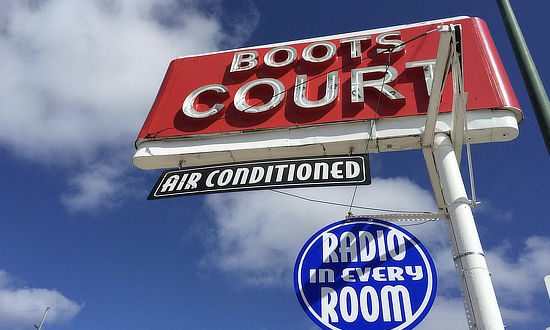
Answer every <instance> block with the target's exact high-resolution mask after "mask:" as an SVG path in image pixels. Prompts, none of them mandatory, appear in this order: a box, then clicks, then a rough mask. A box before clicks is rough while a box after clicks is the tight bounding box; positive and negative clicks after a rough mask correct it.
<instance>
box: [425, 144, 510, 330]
mask: <svg viewBox="0 0 550 330" xmlns="http://www.w3.org/2000/svg"><path fill="white" fill-rule="evenodd" d="M433 154H434V158H435V163H436V168H437V172H438V174H439V180H440V182H441V188H442V190H443V197H444V199H445V205H446V208H447V211H448V212H449V218H450V219H446V221H445V224H446V226H447V232H448V234H449V240H450V241H451V248H452V250H453V259H454V262H455V267H456V271H457V274H458V278H459V282H460V289H461V291H462V298H463V300H464V306H465V309H466V317H467V319H468V325H469V327H470V329H504V324H503V322H502V317H501V315H500V310H499V307H498V302H497V299H496V296H495V290H494V289H493V284H492V282H491V277H490V276H491V275H490V273H489V269H487V262H486V261H485V255H484V254H483V249H482V247H481V242H480V240H479V235H478V233H477V228H476V225H475V222H474V216H473V214H472V210H471V208H470V203H469V200H468V196H467V195H466V189H465V188H464V182H463V180H462V176H461V174H460V168H459V167H458V164H457V161H456V157H455V153H454V150H453V145H452V143H451V139H450V138H449V136H448V135H446V134H442V133H437V134H436V135H435V138H434V151H433Z"/></svg>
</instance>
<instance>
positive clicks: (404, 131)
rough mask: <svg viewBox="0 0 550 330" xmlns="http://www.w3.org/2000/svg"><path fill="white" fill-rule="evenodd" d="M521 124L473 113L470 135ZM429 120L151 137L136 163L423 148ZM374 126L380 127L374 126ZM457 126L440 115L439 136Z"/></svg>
mask: <svg viewBox="0 0 550 330" xmlns="http://www.w3.org/2000/svg"><path fill="white" fill-rule="evenodd" d="M520 120H521V111H520V110H518V109H515V108H507V109H496V110H490V109H483V110H472V111H467V123H468V124H467V125H468V132H467V133H466V134H467V136H469V137H470V138H471V140H470V143H485V142H501V141H510V140H512V139H514V138H516V137H517V136H518V134H519V131H518V123H519V121H520ZM425 121H426V116H425V115H419V116H408V117H400V118H382V119H376V120H362V121H354V122H344V123H330V124H324V125H315V126H313V125H312V126H309V127H304V126H300V127H290V128H289V127H286V128H275V129H262V130H254V131H238V132H230V133H221V134H209V135H201V136H186V137H178V138H161V139H151V140H147V141H142V142H141V143H140V144H139V145H138V146H137V151H136V153H135V155H134V158H133V162H134V165H136V166H137V167H139V168H141V169H160V168H174V167H178V166H179V165H181V166H197V165H206V164H222V163H232V162H238V161H250V160H261V159H276V158H290V157H303V156H321V155H342V154H346V153H348V152H350V150H351V151H352V153H353V154H355V155H358V154H363V153H365V152H367V153H376V152H385V151H398V150H410V149H420V148H421V147H422V143H421V137H422V134H423V132H424V124H425ZM371 125H374V126H373V127H372V128H371ZM451 128H452V114H451V113H440V114H439V115H438V117H437V123H436V128H435V132H442V133H449V132H450V131H451ZM371 133H372V134H371ZM371 135H372V136H371ZM467 136H465V138H467ZM367 144H368V148H367Z"/></svg>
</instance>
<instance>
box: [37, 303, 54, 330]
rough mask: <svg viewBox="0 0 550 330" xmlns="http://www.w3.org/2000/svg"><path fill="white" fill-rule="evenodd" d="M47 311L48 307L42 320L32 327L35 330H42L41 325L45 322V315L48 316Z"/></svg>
mask: <svg viewBox="0 0 550 330" xmlns="http://www.w3.org/2000/svg"><path fill="white" fill-rule="evenodd" d="M49 310H50V307H46V310H45V311H44V315H43V316H42V320H41V321H40V324H39V325H35V326H34V327H35V328H36V329H38V330H41V329H42V325H44V320H46V315H48V311H49Z"/></svg>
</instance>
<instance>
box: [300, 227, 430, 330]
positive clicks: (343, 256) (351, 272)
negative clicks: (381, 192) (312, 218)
mask: <svg viewBox="0 0 550 330" xmlns="http://www.w3.org/2000/svg"><path fill="white" fill-rule="evenodd" d="M294 288H295V291H296V295H297V297H298V300H299V301H300V304H301V305H302V308H303V309H304V310H305V312H306V313H307V315H308V316H309V317H310V318H311V319H312V320H313V321H314V322H315V323H317V325H319V326H320V327H321V328H323V329H366V328H369V329H412V328H413V327H414V326H415V325H417V324H418V323H419V322H420V321H421V320H422V319H423V318H424V317H425V316H426V315H427V314H428V311H429V310H430V308H431V306H432V304H433V301H434V299H435V292H436V288H437V275H436V272H435V266H434V263H433V260H432V258H431V257H430V255H429V254H428V251H427V250H426V248H425V247H424V246H423V245H422V244H421V243H420V242H419V241H418V239H416V237H414V236H413V235H412V234H410V233H409V232H407V231H406V230H404V229H403V228H401V227H399V226H396V225H394V224H391V223H389V222H385V221H382V220H376V219H370V218H358V219H352V220H344V221H339V222H336V223H333V224H331V225H328V226H326V227H325V228H323V229H321V230H319V231H318V232H317V233H315V235H313V236H312V237H311V238H310V239H309V240H308V241H307V243H306V244H305V245H304V246H303V247H302V250H301V251H300V254H299V255H298V258H297V260H296V265H295V267H294Z"/></svg>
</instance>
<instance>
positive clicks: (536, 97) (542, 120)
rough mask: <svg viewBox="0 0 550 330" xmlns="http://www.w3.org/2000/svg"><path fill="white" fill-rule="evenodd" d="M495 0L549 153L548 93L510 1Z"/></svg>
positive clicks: (549, 114)
mask: <svg viewBox="0 0 550 330" xmlns="http://www.w3.org/2000/svg"><path fill="white" fill-rule="evenodd" d="M497 2H498V7H499V9H500V14H501V16H502V20H503V21H504V26H505V27H506V32H508V38H509V39H510V43H511V44H512V48H513V49H514V55H515V56H516V61H517V62H518V66H519V69H520V71H521V76H522V77H523V82H524V83H525V87H526V88H527V93H529V99H530V100H531V105H532V106H533V110H534V111H535V115H536V116H537V121H538V122H539V127H540V132H541V133H542V137H543V138H544V142H545V143H546V149H547V150H548V153H550V101H549V100H548V95H547V94H546V90H545V89H544V85H543V84H542V81H541V80H540V76H539V73H538V71H537V68H536V67H535V63H534V62H533V59H532V58H531V53H530V52H529V48H528V47H527V44H526V43H525V39H524V38H523V34H522V33H521V29H520V28H519V24H518V21H517V20H516V15H514V11H513V10H512V6H511V5H510V2H509V1H508V0H497Z"/></svg>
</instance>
